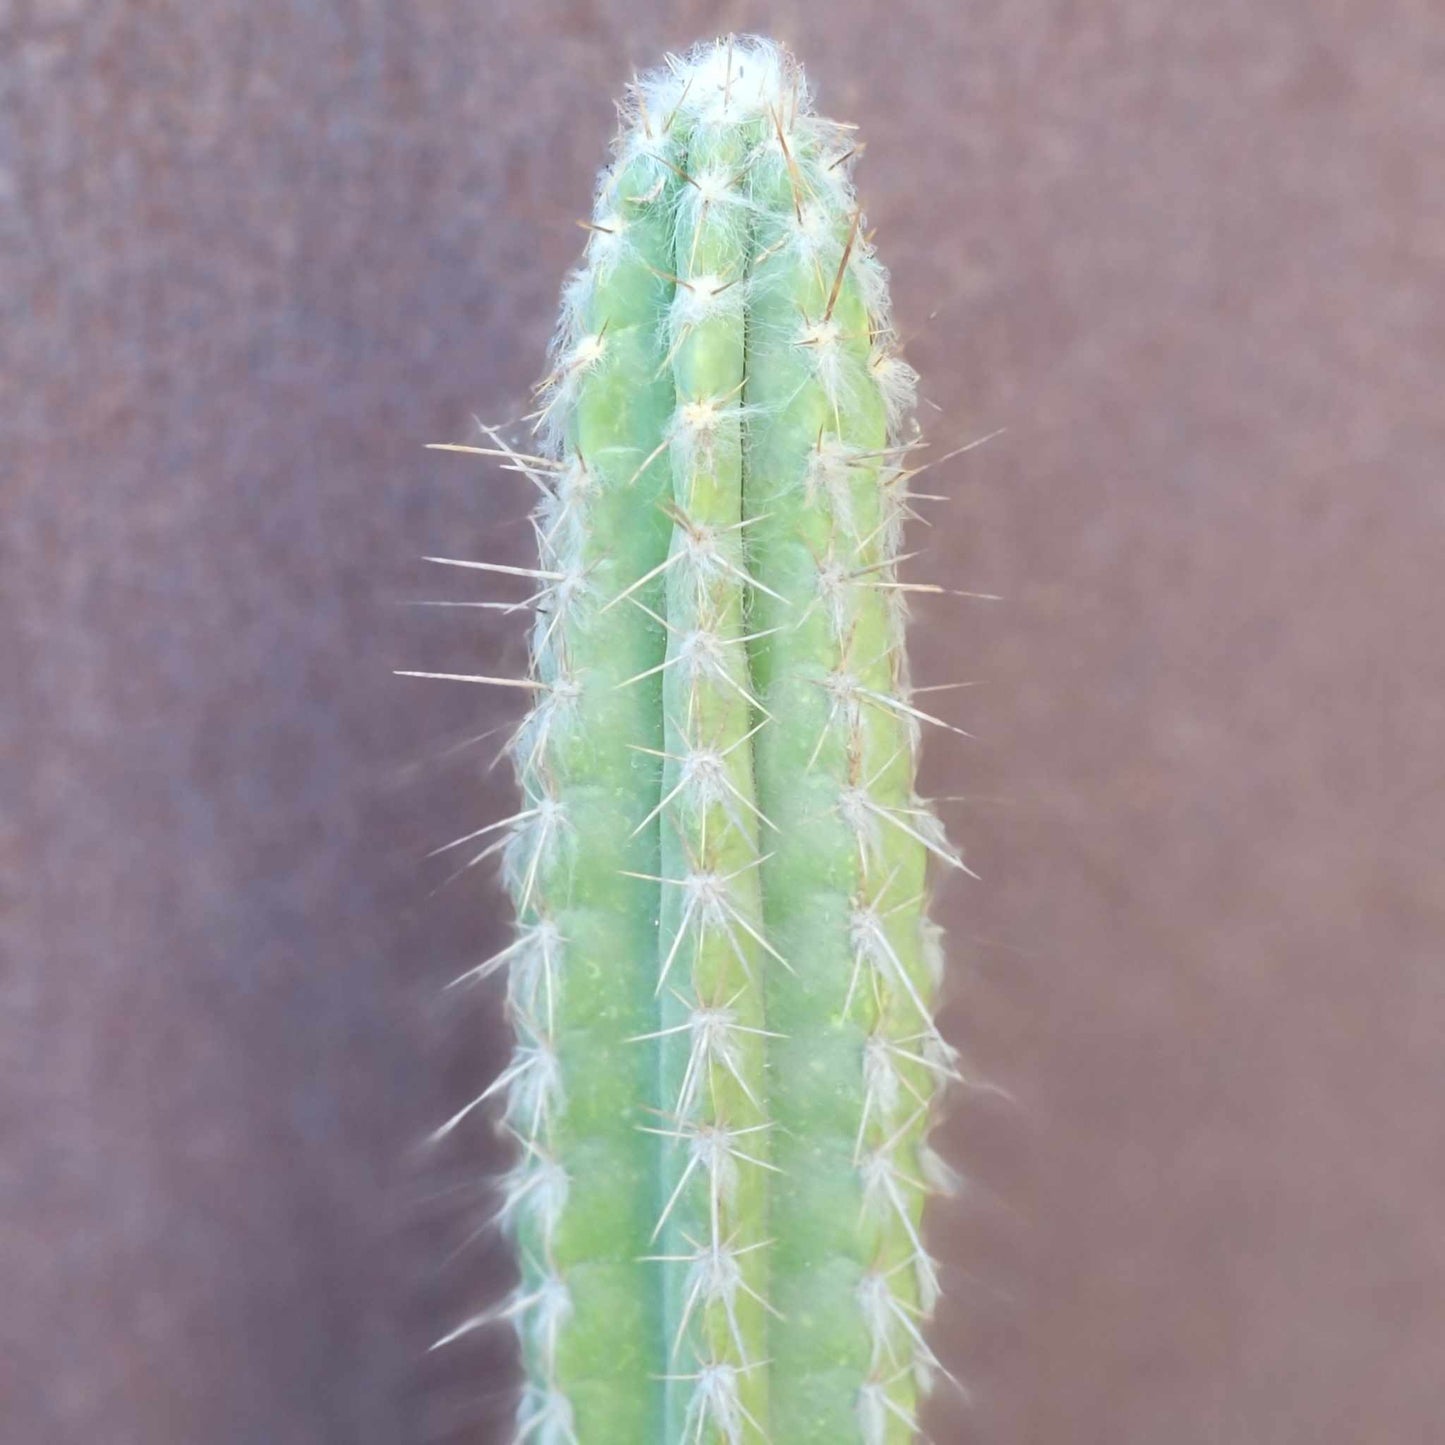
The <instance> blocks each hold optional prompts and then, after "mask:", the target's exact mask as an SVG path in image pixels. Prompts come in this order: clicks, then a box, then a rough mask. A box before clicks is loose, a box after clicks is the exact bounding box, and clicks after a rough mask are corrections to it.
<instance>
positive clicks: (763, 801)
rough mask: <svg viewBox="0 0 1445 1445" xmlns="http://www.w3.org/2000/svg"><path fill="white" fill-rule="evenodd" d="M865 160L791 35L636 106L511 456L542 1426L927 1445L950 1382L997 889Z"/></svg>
mask: <svg viewBox="0 0 1445 1445" xmlns="http://www.w3.org/2000/svg"><path fill="white" fill-rule="evenodd" d="M857 150H858V145H857V142H856V140H855V138H854V136H853V134H852V132H851V130H850V129H849V128H847V127H844V126H841V125H838V124H835V123H833V122H831V121H828V120H824V119H822V118H821V117H819V116H817V115H815V114H814V113H813V111H812V109H811V106H810V103H809V94H808V88H807V85H806V83H805V80H804V78H803V75H802V73H801V71H800V70H799V69H798V67H797V65H796V64H795V63H794V62H793V60H792V59H791V57H790V56H788V55H787V54H786V52H784V51H783V50H781V49H780V48H779V47H777V46H775V45H773V44H771V43H769V42H766V41H761V40H756V39H747V40H740V39H733V40H725V41H719V42H717V43H715V44H708V45H705V46H702V47H700V48H699V49H697V50H695V51H694V52H692V53H691V54H690V55H688V56H687V57H686V58H684V59H681V60H679V59H673V60H672V61H670V62H669V64H668V66H667V67H666V68H665V69H663V70H662V71H660V72H658V73H656V74H652V75H649V76H647V77H645V78H644V79H643V80H641V81H640V82H637V83H635V84H634V85H633V87H632V89H631V91H630V93H629V95H628V97H627V101H626V104H625V105H624V107H623V120H622V126H621V130H620V133H619V135H618V138H617V141H616V143H615V147H614V159H613V162H612V164H611V165H610V166H609V167H608V168H607V169H606V170H605V171H604V172H603V174H602V177H601V180H600V183H599V185H598V188H597V193H596V204H595V209H594V212H593V216H592V219H591V221H590V223H588V224H589V229H590V232H591V234H590V237H589V240H588V243H587V249H586V255H585V259H584V261H583V263H582V265H581V266H580V267H579V269H578V270H577V271H576V272H575V273H574V274H573V276H572V277H571V279H570V280H569V282H568V284H567V286H566V288H565V293H564V304H563V314H562V321H561V325H560V327H559V330H558V334H557V338H556V341H555V344H554V351H553V366H552V369H551V373H550V375H549V376H548V377H547V379H546V381H545V382H544V383H543V384H542V386H541V387H540V388H539V396H540V409H539V411H538V413H537V414H536V417H535V424H536V431H537V433H538V435H539V437H540V441H539V442H538V443H537V446H536V447H535V448H534V453H535V454H533V455H521V454H519V453H517V452H512V451H511V450H510V448H503V449H504V450H506V451H507V452H508V454H509V455H510V456H511V457H512V459H513V463H514V465H518V466H521V467H523V468H524V469H526V470H528V471H529V472H530V473H531V475H532V476H533V479H534V480H535V481H536V482H537V483H538V484H539V486H540V487H541V490H542V494H543V495H542V500H541V502H540V504H539V506H538V508H537V512H536V516H535V525H536V531H537V534H538V537H539V538H540V552H541V556H540V561H539V565H538V567H537V569H536V572H535V577H536V579H537V582H538V592H537V595H536V597H535V599H534V602H535V613H536V617H535V628H534V633H533V638H532V666H531V671H530V675H529V677H528V678H526V679H524V680H521V685H522V686H524V687H526V688H528V689H529V690H530V692H531V694H532V696H533V698H534V706H533V707H532V710H531V712H530V713H529V714H528V716H527V717H526V719H525V721H524V723H523V724H522V726H521V728H520V729H519V731H518V732H517V734H516V736H515V738H514V741H513V744H512V753H513V756H514V759H515V762H516V768H517V773H518V777H519V779H520V783H521V789H522V793H523V804H522V807H521V810H520V811H519V812H518V813H517V815H516V816H515V818H513V819H511V820H509V824H510V827H509V830H508V832H507V834H506V835H505V843H504V845H501V851H502V855H503V859H504V872H505V877H506V881H507V885H508V887H509V889H510V891H511V894H512V897H513V900H514V901H515V905H516V912H517V933H516V937H515V939H514V940H513V942H512V943H511V944H510V945H509V946H508V947H507V948H506V949H505V951H504V952H503V953H502V954H501V955H499V956H498V958H497V960H495V961H494V962H493V963H492V964H489V965H484V966H483V969H484V970H485V969H486V968H489V967H493V966H502V965H505V966H506V967H507V968H508V970H509V976H510V977H509V1001H510V1011H511V1015H512V1018H513V1020H514V1021H515V1027H516V1031H517V1045H516V1051H515V1054H514V1056H513V1059H512V1062H511V1064H510V1066H509V1067H508V1068H507V1069H506V1070H505V1072H504V1073H503V1075H502V1076H501V1078H500V1079H499V1080H497V1082H496V1084H494V1086H493V1088H492V1090H489V1091H488V1092H489V1093H504V1094H505V1100H506V1103H505V1121H506V1124H507V1126H508V1127H509V1128H510V1130H511V1132H512V1133H513V1134H515V1136H516V1138H517V1139H518V1140H519V1141H520V1157H519V1159H518V1162H517V1164H516V1166H515V1168H514V1169H513V1171H512V1172H511V1174H510V1175H509V1176H508V1178H507V1180H506V1181H505V1203H504V1206H503V1209H502V1215H503V1218H504V1220H505V1221H506V1223H507V1224H508V1226H509V1227H510V1229H511V1230H512V1231H513V1232H514V1237H515V1240H516V1248H517V1253H518V1259H519V1262H520V1269H521V1275H522V1280H521V1284H520V1285H519V1287H518V1289H517V1291H516V1293H515V1295H514V1296H513V1297H512V1298H511V1299H510V1300H509V1301H508V1303H507V1304H506V1306H505V1307H504V1308H502V1309H500V1310H498V1311H496V1312H494V1314H493V1315H492V1316H490V1317H492V1318H495V1317H506V1318H508V1319H510V1320H512V1321H514V1322H515V1324H516V1326H517V1328H518V1330H519V1333H520V1337H521V1342H522V1351H523V1357H524V1361H525V1368H526V1374H527V1384H526V1388H525V1393H524V1396H523V1399H522V1404H521V1408H520V1415H519V1422H518V1432H517V1437H516V1438H517V1439H518V1440H519V1441H527V1442H531V1445H564V1442H565V1445H624V1442H625V1445H662V1442H674V1441H678V1442H688V1445H705V1442H706V1445H712V1442H723V1445H745V1442H746V1445H752V1442H761V1441H772V1442H774V1445H814V1442H816V1445H840V1442H846V1441H858V1442H863V1445H885V1442H887V1445H896V1442H902V1441H907V1440H911V1439H912V1438H913V1435H914V1431H915V1424H914V1415H915V1405H916V1400H917V1397H918V1394H919V1392H920V1390H921V1389H922V1388H925V1387H926V1385H927V1382H928V1379H929V1376H930V1373H931V1369H932V1366H933V1362H932V1357H931V1355H930V1353H929V1351H928V1348H927V1346H926V1345H925V1343H924V1339H923V1325H924V1322H925V1320H926V1318H927V1316H928V1313H929V1311H930V1309H931V1307H932V1306H933V1303H934V1300H935V1298H936V1296H937V1292H938V1286H937V1280H936V1277H935V1271H934V1266H933V1263H932V1261H931V1260H930V1258H929V1255H928V1252H927V1250H926V1248H925V1246H924V1243H923V1240H922V1237H921V1216H922V1212H923V1207H924V1202H925V1199H926V1197H927V1196H928V1194H929V1192H930V1191H931V1190H932V1189H935V1188H937V1187H938V1185H939V1182H940V1177H941V1173H942V1171H941V1170H940V1169H939V1168H938V1167H937V1165H936V1163H935V1161H934V1160H933V1158H932V1156H931V1155H930V1154H929V1151H928V1149H927V1146H926V1144H925V1139H924V1136H925V1131H926V1129H927V1127H928V1123H929V1116H930V1108H931V1105H932V1103H933V1101H934V1098H935V1095H936V1093H937V1091H938V1087H939V1085H940V1083H941V1082H942V1081H943V1080H944V1079H945V1078H947V1077H949V1076H951V1075H952V1073H953V1053H952V1051H951V1049H950V1048H949V1046H948V1045H947V1044H946V1043H945V1042H944V1040H943V1039H942V1038H941V1036H940V1035H939V1033H938V1030H937V1028H936V1027H935V1024H934V1020H933V1013H932V1000H933V997H934V992H935V988H936V985H937V982H938V976H939V968H940V952H939V947H938V933H937V929H936V928H935V927H934V926H933V925H932V924H931V923H930V922H929V920H928V918H927V916H926V914H925V894H926V879H925V872H926V865H927V863H928V861H929V857H930V855H932V857H933V858H934V859H936V860H940V861H941V862H942V863H943V864H945V865H948V866H950V867H962V866H963V865H962V863H961V861H960V859H959V857H958V856H957V854H956V853H955V852H954V851H953V850H952V849H951V848H950V847H949V845H948V843H947V842H946V841H945V839H944V837H943V833H942V830H941V829H940V827H939V825H938V823H937V822H936V820H935V818H934V815H933V814H932V813H931V812H930V811H929V809H928V807H927V806H926V805H925V804H924V803H923V802H922V801H921V800H920V799H919V798H918V796H917V795H916V793H915V791H914V777H915V760H916V755H917V750H918V743H919V731H920V727H919V725H920V724H923V723H930V722H934V721H936V719H934V718H932V717H931V716H929V715H928V714H927V713H925V712H924V711H923V710H922V709H920V708H919V707H918V706H916V705H915V703H914V701H913V700H912V697H911V693H910V688H909V681H908V672H907V663H906V658H905V654H904V636H903V633H904V611H905V606H904V604H905V598H906V595H907V592H908V590H909V588H908V584H905V583H903V582H900V581H899V580H898V578H897V576H896V565H897V562H898V560H899V544H900V533H901V530H902V525H903V521H904V517H905V513H906V510H907V508H906V495H907V484H908V479H909V475H910V469H909V465H908V462H909V460H910V454H911V447H912V444H913V442H914V440H915V437H914V426H913V421H912V404H913V390H914V376H913V373H912V371H911V369H910V368H909V367H908V365H907V364H906V363H905V362H904V361H903V360H902V359H901V357H900V355H899V352H898V346H897V341H896V338H895V335H894V332H893V329H892V326H891V323H890V319H889V310H888V294H887V277H886V273H885V272H884V270H883V268H882V267H881V266H880V265H879V263H878V261H877V260H876V259H875V257H874V254H873V250H872V246H871V244H870V241H869V238H868V235H867V232H866V231H865V229H864V227H863V225H862V221H861V216H860V212H859V209H858V205H857V202H856V200H855V197H854V191H853V186H852V182H851V179H850V170H851V168H852V162H853V158H854V156H855V155H856V152H857ZM480 680H489V679H480ZM493 826H494V827H498V828H500V827H501V825H493ZM483 831H484V832H485V831H486V830H483ZM490 845H491V838H490V837H489V838H486V839H484V840H483V845H482V846H483V847H489V846H490Z"/></svg>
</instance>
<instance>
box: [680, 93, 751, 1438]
mask: <svg viewBox="0 0 1445 1445" xmlns="http://www.w3.org/2000/svg"><path fill="white" fill-rule="evenodd" d="M679 146H680V147H681V148H684V149H685V157H684V159H683V161H682V164H683V166H684V167H685V177H686V179H685V180H684V181H683V183H682V184H681V185H680V187H679V190H678V193H677V196H676V199H675V202H674V205H675V207H676V236H675V242H674V261H673V266H674V268H675V274H676V277H677V282H676V291H675V294H674V299H673V305H672V312H671V315H670V317H669V318H668V328H667V329H668V334H669V339H670V352H671V357H672V375H673V382H674V390H675V393H676V399H677V410H676V413H675V415H674V418H673V423H672V434H671V454H672V478H673V503H674V509H675V510H674V518H675V527H674V531H673V537H672V550H671V554H670V565H669V567H668V573H667V614H666V622H665V625H666V629H667V663H666V674H665V680H664V684H663V710H664V716H665V725H664V731H665V737H666V749H665V750H666V755H667V756H666V759H665V762H664V766H663V780H662V795H663V803H662V824H663V825H662V873H663V877H664V879H665V880H666V881H665V882H664V883H663V885H662V887H663V897H662V929H661V938H660V941H659V951H660V953H661V955H662V964H661V968H660V970H659V980H658V983H659V989H660V992H661V999H662V1019H663V1026H664V1030H665V1032H664V1034H663V1038H662V1044H663V1047H662V1051H661V1070H662V1094H663V1099H664V1107H665V1109H666V1111H667V1114H666V1120H665V1122H664V1123H663V1125H662V1127H663V1129H664V1130H665V1133H666V1137H667V1139H668V1143H669V1145H670V1147H669V1148H668V1149H667V1150H666V1152H665V1154H664V1158H663V1180H664V1187H665V1189H666V1192H667V1198H666V1199H665V1201H664V1206H663V1209H664V1213H663V1216H662V1217H661V1219H660V1221H659V1223H660V1228H659V1232H658V1238H659V1240H660V1241H661V1242H662V1244H663V1245H664V1248H663V1249H662V1250H661V1251H660V1253H661V1255H662V1256H663V1259H664V1261H665V1265H664V1268H665V1279H666V1286H665V1297H666V1317H667V1328H668V1376H669V1389H668V1408H667V1412H666V1419H667V1436H666V1438H667V1439H669V1440H692V1439H700V1440H707V1441H712V1440H723V1441H728V1442H731V1445H736V1442H738V1441H741V1440H747V1441H750V1442H751V1441H760V1440H762V1439H763V1438H764V1436H763V1433H762V1432H763V1429H764V1422H765V1421H766V1420H767V1378H768V1376H767V1363H766V1318H765V1306H764V1301H765V1300H766V1298H767V1283H766V1254H765V1251H764V1245H765V1243H766V1241H765V1238H764V1235H763V1230H764V1228H765V1226H766V1219H767V1191H768V1181H769V1174H768V1170H769V1168H770V1165H769V1164H768V1162H767V1160H768V1151H769V1147H770V1144H771V1140H770V1136H769V1125H768V1122H767V1113H766V1094H767V1086H766V1081H765V1079H764V1042H765V1036H764V1032H763V975H764V972H765V970H766V969H767V968H768V967H769V966H771V965H772V963H773V959H772V958H771V957H770V945H767V944H766V943H765V940H764V935H763V918H762V900H761V891H762V879H761V875H760V872H759V847H758V841H759V840H758V833H759V828H760V826H762V824H761V820H760V818H759V815H758V807H757V802H756V800H755V797H754V787H753V768H752V744H751V737H750V733H751V730H752V727H753V696H752V692H751V689H750V684H749V678H748V652H747V639H746V636H745V633H744V628H745V608H746V586H745V578H746V573H745V572H744V569H743V551H744V540H745V539H744V531H745V528H744V525H743V510H742V509H743V472H742V467H743V448H742V428H743V400H742V392H743V385H744V375H743V359H744V353H745V326H746V316H747V307H746V299H747V269H748V264H749V253H750V247H751V234H752V218H751V215H750V209H749V206H748V197H747V178H746V165H747V160H748V154H749V134H748V131H747V130H746V129H745V128H744V127H741V126H739V125H737V124H736V123H733V122H730V121H728V120H726V119H723V120H721V121H720V122H717V123H704V122H698V123H696V124H694V125H692V126H690V127H689V128H688V129H687V131H686V132H685V133H684V134H683V135H681V136H680V137H679Z"/></svg>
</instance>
